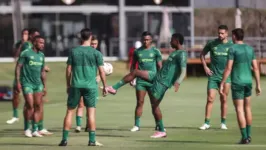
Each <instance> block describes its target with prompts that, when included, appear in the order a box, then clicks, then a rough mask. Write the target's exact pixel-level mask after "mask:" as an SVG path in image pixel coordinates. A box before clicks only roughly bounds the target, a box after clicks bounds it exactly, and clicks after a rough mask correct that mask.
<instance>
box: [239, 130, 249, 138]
mask: <svg viewBox="0 0 266 150" xmlns="http://www.w3.org/2000/svg"><path fill="white" fill-rule="evenodd" d="M240 132H241V135H242V139H247V138H248V136H247V129H246V128H241V129H240Z"/></svg>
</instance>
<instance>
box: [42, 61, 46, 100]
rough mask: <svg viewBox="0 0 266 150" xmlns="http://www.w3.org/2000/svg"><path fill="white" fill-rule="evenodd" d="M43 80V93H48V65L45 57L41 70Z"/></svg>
mask: <svg viewBox="0 0 266 150" xmlns="http://www.w3.org/2000/svg"><path fill="white" fill-rule="evenodd" d="M41 80H42V84H43V95H46V67H45V60H44V57H43V65H42V72H41Z"/></svg>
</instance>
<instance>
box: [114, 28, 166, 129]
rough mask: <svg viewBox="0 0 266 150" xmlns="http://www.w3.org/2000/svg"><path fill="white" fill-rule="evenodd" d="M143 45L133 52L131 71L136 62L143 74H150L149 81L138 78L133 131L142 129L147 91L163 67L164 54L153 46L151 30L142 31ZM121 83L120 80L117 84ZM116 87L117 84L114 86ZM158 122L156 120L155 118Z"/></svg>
mask: <svg viewBox="0 0 266 150" xmlns="http://www.w3.org/2000/svg"><path fill="white" fill-rule="evenodd" d="M141 38H142V45H143V46H142V47H140V48H138V49H136V50H135V51H134V53H133V60H132V65H131V69H130V70H131V71H132V70H134V69H135V66H136V63H137V64H139V65H138V69H139V71H142V73H143V74H148V79H149V80H148V81H147V80H144V79H142V78H137V81H136V97H137V105H136V108H135V124H134V126H133V128H132V129H131V132H136V131H139V130H140V117H141V115H142V112H143V105H144V99H145V96H146V93H147V91H148V89H149V88H150V86H151V85H152V80H153V78H154V77H155V75H156V72H157V68H158V70H160V69H161V68H162V55H161V53H160V51H159V50H158V49H156V48H155V47H152V46H151V43H152V35H151V33H149V32H143V33H142V36H141ZM117 85H118V86H119V85H120V82H119V83H118V84H117ZM114 88H116V86H114ZM155 122H156V120H155Z"/></svg>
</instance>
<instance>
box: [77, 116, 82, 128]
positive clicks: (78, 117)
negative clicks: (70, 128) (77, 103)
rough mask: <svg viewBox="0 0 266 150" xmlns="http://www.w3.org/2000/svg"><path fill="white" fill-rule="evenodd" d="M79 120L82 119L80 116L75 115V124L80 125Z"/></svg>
mask: <svg viewBox="0 0 266 150" xmlns="http://www.w3.org/2000/svg"><path fill="white" fill-rule="evenodd" d="M81 120H82V117H81V116H76V124H77V126H81Z"/></svg>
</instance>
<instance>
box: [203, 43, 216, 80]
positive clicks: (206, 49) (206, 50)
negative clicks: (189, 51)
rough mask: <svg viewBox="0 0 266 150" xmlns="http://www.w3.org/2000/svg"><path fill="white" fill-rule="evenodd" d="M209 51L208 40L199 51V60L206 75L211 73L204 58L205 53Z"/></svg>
mask: <svg viewBox="0 0 266 150" xmlns="http://www.w3.org/2000/svg"><path fill="white" fill-rule="evenodd" d="M209 51H210V42H208V43H207V44H206V45H205V47H204V48H203V50H202V51H201V53H200V60H201V62H202V65H203V68H204V70H205V73H206V74H207V75H208V76H211V75H212V73H213V72H212V71H211V70H210V68H209V67H208V65H207V63H206V59H205V55H207V54H208V52H209Z"/></svg>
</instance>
